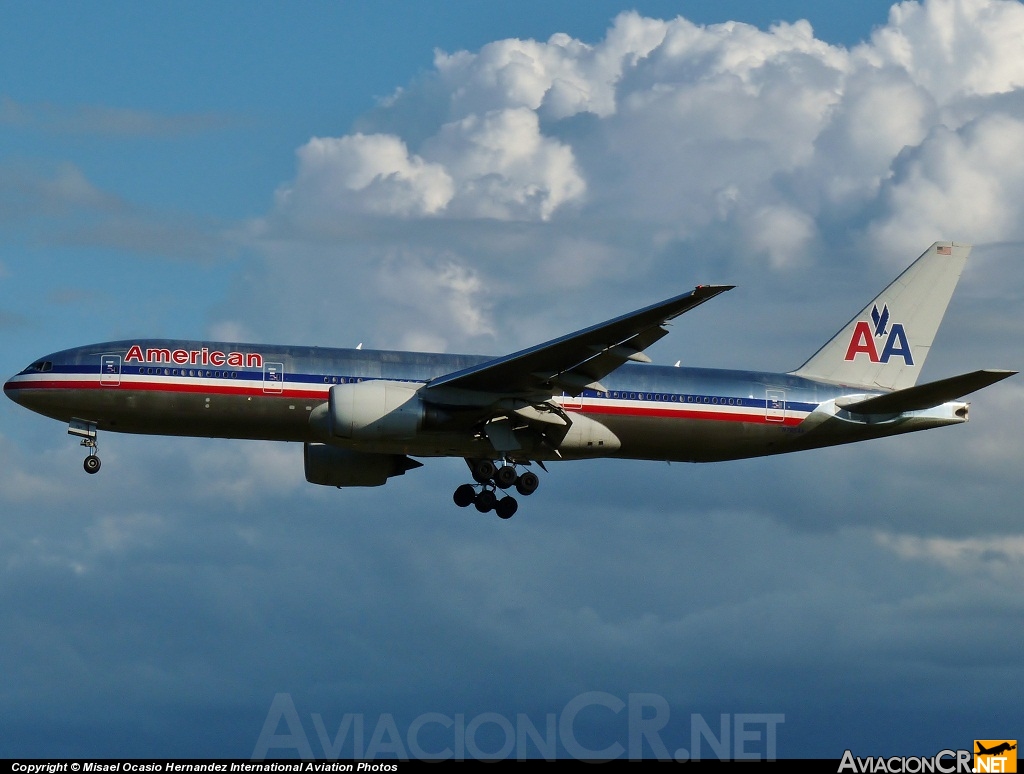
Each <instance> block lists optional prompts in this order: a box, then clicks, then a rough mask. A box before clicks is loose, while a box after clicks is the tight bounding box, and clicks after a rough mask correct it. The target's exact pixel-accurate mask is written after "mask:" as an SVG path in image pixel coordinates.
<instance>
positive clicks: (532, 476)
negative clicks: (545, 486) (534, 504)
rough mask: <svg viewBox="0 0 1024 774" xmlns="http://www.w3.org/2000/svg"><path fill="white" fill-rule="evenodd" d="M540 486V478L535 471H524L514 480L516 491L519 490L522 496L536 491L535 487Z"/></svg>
mask: <svg viewBox="0 0 1024 774" xmlns="http://www.w3.org/2000/svg"><path fill="white" fill-rule="evenodd" d="M539 486H540V479H539V478H537V474H536V473H531V472H530V471H526V472H525V473H523V475H521V476H520V477H519V480H518V481H516V491H517V492H519V494H521V495H522V496H523V497H528V496H529V495H532V494H533V493H534V492H536V491H537V487H539Z"/></svg>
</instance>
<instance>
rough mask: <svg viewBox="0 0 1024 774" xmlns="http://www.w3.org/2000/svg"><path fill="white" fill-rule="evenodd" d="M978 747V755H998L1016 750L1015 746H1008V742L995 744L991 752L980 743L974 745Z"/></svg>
mask: <svg viewBox="0 0 1024 774" xmlns="http://www.w3.org/2000/svg"><path fill="white" fill-rule="evenodd" d="M976 744H977V745H978V751H977V754H978V755H999V754H1000V753H1004V752H1009V751H1010V750H1016V749H1017V745H1016V744H1010V743H1009V742H1002V743H1000V744H997V745H996V746H995V747H993V748H992V749H991V750H990V749H988V748H986V747H985V745H983V744H982V743H981V742H977V743H976Z"/></svg>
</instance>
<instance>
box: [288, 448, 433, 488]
mask: <svg viewBox="0 0 1024 774" xmlns="http://www.w3.org/2000/svg"><path fill="white" fill-rule="evenodd" d="M302 461H303V465H304V467H305V469H306V480H307V481H308V482H309V483H311V484H322V485H323V486H380V485H381V484H384V483H387V480H388V479H389V478H391V477H392V476H401V475H403V474H404V473H405V472H406V471H407V470H412V469H413V468H418V467H420V466H422V464H423V463H422V462H417V461H416V460H414V459H411V458H410V457H406V456H405V455H404V454H367V453H365V452H357V451H351V450H350V449H339V448H338V447H337V446H328V445H326V444H322V443H307V444H305V445H304V446H303V449H302Z"/></svg>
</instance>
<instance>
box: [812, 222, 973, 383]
mask: <svg viewBox="0 0 1024 774" xmlns="http://www.w3.org/2000/svg"><path fill="white" fill-rule="evenodd" d="M970 252H971V247H970V245H958V244H954V243H952V242H936V243H935V244H933V245H932V246H931V247H929V248H928V250H927V251H925V253H924V255H922V256H921V257H920V258H918V259H917V260H916V261H914V262H913V263H912V264H910V266H909V267H908V268H907V269H906V271H904V272H903V273H902V274H901V275H900V276H899V277H897V278H896V279H895V280H894V281H893V283H892V284H891V285H889V287H887V288H886V289H885V290H883V291H882V292H881V293H880V294H879V295H878V297H877V298H876V299H875V300H874V301H872V302H871V303H870V304H868V305H867V306H866V307H864V310H863V311H862V312H861V313H860V314H859V315H857V316H856V317H854V318H853V319H852V320H850V322H849V323H847V325H846V326H845V327H843V329H842V330H841V331H839V333H837V334H836V335H835V336H834V337H833V338H832V339H831V340H830V341H829V342H828V343H827V344H826V345H825V346H823V347H822V348H821V349H819V350H818V351H817V352H815V353H814V355H813V356H812V357H811V359H810V360H808V361H807V362H806V363H804V364H803V365H802V366H800V368H798V369H797V370H796V371H794V372H793V374H794V375H795V376H803V377H806V378H808V379H817V380H819V381H826V382H834V383H837V384H848V385H853V386H858V387H867V388H870V389H883V390H902V389H906V388H907V387H913V386H914V384H915V383H916V382H917V377H918V375H919V374H920V373H921V366H923V365H924V361H925V358H926V357H928V351H929V350H930V349H931V346H932V340H933V339H934V338H935V332H936V331H937V330H938V329H939V323H940V322H942V316H943V315H944V314H945V312H946V307H947V306H948V305H949V299H950V298H951V297H952V295H953V290H954V288H956V283H957V281H958V280H959V279H960V272H962V271H963V268H964V263H965V262H966V261H967V256H968V255H969V254H970Z"/></svg>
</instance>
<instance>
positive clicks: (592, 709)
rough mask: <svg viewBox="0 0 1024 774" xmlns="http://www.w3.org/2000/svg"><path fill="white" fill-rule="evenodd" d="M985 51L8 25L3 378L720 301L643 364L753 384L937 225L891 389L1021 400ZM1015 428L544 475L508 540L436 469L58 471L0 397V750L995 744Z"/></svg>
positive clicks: (1018, 602)
mask: <svg viewBox="0 0 1024 774" xmlns="http://www.w3.org/2000/svg"><path fill="white" fill-rule="evenodd" d="M1022 38H1024V5H1022V4H1021V3H1019V2H1010V1H1009V0H925V1H924V2H903V3H899V4H896V5H893V6H892V7H891V8H890V7H889V4H888V3H884V2H875V1H874V0H872V1H870V2H860V3H846V2H837V1H833V0H824V1H823V0H817V1H816V2H809V1H807V0H790V1H788V2H775V3H762V2H754V1H753V0H750V1H744V0H732V1H731V2H659V1H655V0H652V1H650V2H635V3H625V2H614V1H612V0H593V1H589V2H554V3H552V2H536V1H534V0H519V1H518V2H516V3H478V2H468V1H467V0H462V1H456V2H446V3H432V2H415V1H414V2H392V1H389V0H385V1H383V2H372V3H371V2H352V3H338V2H334V3H326V2H305V3H300V4H293V3H259V4H252V3H241V2H223V3H215V4H207V3H198V2H174V3H169V2H153V3H146V4H138V3H127V2H125V3H118V2H97V3H91V4H88V5H82V4H78V3H61V2H41V3H29V2H4V3H2V4H0V341H2V342H3V347H2V350H0V362H2V368H0V370H3V373H4V374H5V376H9V375H12V374H14V373H16V372H18V371H20V370H21V369H22V368H24V367H25V366H26V365H27V364H28V363H30V362H32V361H33V360H35V359H37V358H38V357H40V356H41V355H43V354H45V353H48V352H53V351H56V350H61V349H65V348H68V347H72V346H77V345H82V344H87V343H91V342H97V341H105V340H113V339H121V338H128V337H166V338H188V339H201V338H210V339H217V340H232V341H250V342H272V343H295V344H318V345H323V346H340V347H347V346H356V345H357V344H358V343H360V342H362V343H364V344H365V346H367V347H372V348H394V349H410V350H426V351H444V352H472V353H480V354H494V355H500V354H505V353H508V352H511V351H514V350H516V349H519V348H522V347H526V346H530V345H533V344H536V343H539V342H541V341H544V340H547V339H549V338H553V337H555V336H558V335H562V334H564V333H567V332H569V331H572V330H576V329H579V328H582V327H585V326H586V325H590V324H592V323H596V322H599V321H601V320H604V319H607V318H610V317H613V316H616V315H619V314H622V313H624V312H627V311H630V310H632V309H634V308H638V307H640V306H643V305H646V304H649V303H653V302H655V301H657V300H661V299H662V298H666V297H669V296H672V295H676V294H678V293H682V292H685V291H686V290H688V289H690V288H692V287H693V286H694V285H696V284H702V283H728V284H735V285H736V286H737V288H736V289H735V290H733V291H731V292H730V293H729V294H726V295H725V296H723V297H721V298H718V299H716V300H715V301H713V302H712V303H710V304H706V305H704V306H702V307H701V308H700V309H698V310H696V311H694V312H691V313H690V314H687V315H686V316H685V317H684V318H681V319H679V320H677V321H676V322H675V324H674V325H673V329H672V334H671V335H670V336H668V337H666V338H665V339H663V340H662V341H661V342H659V343H658V344H656V345H655V346H654V347H652V348H651V349H650V350H649V352H648V354H650V355H651V357H652V358H654V360H655V361H656V362H659V363H673V362H675V361H676V360H681V361H682V362H683V364H685V365H698V366H712V367H722V368H750V369H764V370H772V371H785V370H790V369H793V368H796V367H797V366H798V365H799V364H800V363H802V362H803V361H804V360H805V359H806V358H807V357H808V356H809V355H810V354H812V353H813V352H814V351H815V350H816V349H817V347H818V346H820V345H821V344H822V343H824V341H826V340H827V339H828V338H830V337H831V335H832V334H833V333H834V332H835V331H836V330H838V329H839V328H840V327H841V326H842V325H843V324H844V323H845V322H846V321H847V320H848V319H849V318H850V317H851V316H852V315H853V314H854V313H856V311H857V310H859V309H860V308H862V306H863V305H864V304H865V303H866V302H867V301H868V300H869V299H870V298H872V297H873V296H874V295H875V294H876V293H877V292H878V291H879V290H881V288H882V287H884V286H885V285H886V284H887V283H888V282H889V280H890V279H891V278H892V277H894V276H896V274H897V273H898V272H899V271H900V270H902V268H904V267H905V266H906V265H908V264H909V263H910V262H911V261H912V260H913V259H914V258H916V257H917V256H918V255H919V254H921V253H922V252H923V251H924V250H925V249H926V248H927V247H928V246H929V245H930V244H931V243H932V242H934V241H937V240H943V239H952V240H956V241H960V242H968V243H972V244H974V245H975V248H974V252H973V254H972V256H971V260H970V262H969V264H968V267H967V269H966V271H965V273H964V275H963V277H962V279H961V282H960V286H959V288H958V290H957V293H956V294H955V295H954V298H953V301H952V303H951V304H950V307H949V311H948V313H947V316H946V319H945V321H944V323H943V326H942V328H941V329H940V331H939V334H938V336H937V338H936V341H935V346H934V347H933V349H932V352H931V356H930V358H929V360H928V363H927V365H926V366H925V369H924V371H925V373H924V375H923V378H924V379H926V380H933V379H939V378H943V377H946V376H951V375H954V374H957V373H962V372H966V371H970V370H974V369H977V368H985V367H991V368H1008V369H1014V370H1017V369H1020V368H1021V366H1022V364H1024V363H1022V361H1024V345H1022V344H1021V342H1022V341H1024V265H1022V261H1021V258H1020V254H1021V247H1022V244H1024V196H1022V194H1024V58H1022V57H1021V56H1020V40H1021V39H1022ZM1022 399H1024V383H1022V381H1021V379H1020V378H1019V377H1015V378H1011V379H1009V380H1006V381H1005V382H1002V383H1000V384H998V385H995V386H993V387H991V388H989V389H986V390H985V391H983V392H981V393H979V394H978V395H976V396H975V397H974V398H973V405H972V411H971V421H970V423H969V424H967V425H963V426H958V427H953V428H948V429H942V430H933V431H931V432H929V433H928V434H927V435H921V434H911V435H908V436H904V437H899V438H892V439H885V440H880V441H874V442H870V443H865V444H859V445H854V446H849V447H840V448H834V449H827V450H821V451H815V452H807V453H801V454H796V455H789V456H782V457H778V458H771V459H755V460H747V461H739V462H729V463H716V464H708V465H684V464H673V465H666V464H664V463H652V462H635V461H590V462H577V463H572V464H569V463H565V464H557V465H556V464H553V465H550V466H549V467H550V472H549V473H547V474H545V475H543V476H542V481H541V487H540V489H539V491H538V492H537V493H536V494H535V495H533V496H532V497H531V498H529V499H526V498H523V499H522V502H521V503H520V509H519V512H518V513H517V514H516V516H515V518H513V519H512V520H510V521H508V522H501V521H500V520H498V519H497V518H494V517H493V514H490V515H488V516H481V515H480V514H478V513H476V511H475V510H473V509H468V510H460V509H457V508H456V507H454V505H453V504H452V502H451V493H452V491H453V490H454V488H455V487H456V486H457V485H458V484H460V483H463V482H464V480H465V479H466V470H465V465H464V463H463V462H462V461H461V460H431V461H428V462H427V464H426V465H425V466H424V467H423V468H420V469H418V470H415V471H412V472H410V473H409V474H407V475H405V476H403V477H400V478H397V479H395V480H393V481H392V482H390V483H389V484H388V485H387V486H386V487H384V488H374V489H346V490H340V491H339V490H336V489H328V488H323V487H317V486H313V485H311V484H307V483H306V482H305V481H304V477H303V472H302V462H301V448H299V447H298V446H297V445H294V444H271V443H257V442H247V441H227V440H224V441H217V440H201V439H172V438H159V437H133V436H117V435H114V434H106V435H104V436H103V437H101V439H100V445H101V451H102V457H103V470H102V472H101V473H100V474H99V475H97V476H86V475H85V474H84V473H83V471H82V468H81V457H82V454H83V453H82V450H81V449H80V448H79V447H78V446H77V445H76V444H75V443H74V440H73V439H71V438H69V437H67V436H66V434H65V428H63V427H62V426H60V425H59V424H58V423H55V422H53V421H52V420H48V419H45V418H43V417H39V416H37V415H34V414H31V413H30V412H27V411H25V410H24V409H22V408H21V407H19V406H17V405H15V404H14V403H12V402H10V401H4V403H3V404H0V465H2V467H0V470H2V473H0V513H2V514H3V518H0V573H2V579H0V620H3V621H4V626H3V627H2V631H0V673H2V674H3V675H4V679H3V683H2V686H0V757H5V758H18V757H39V756H83V757H84V756H103V757H122V756H175V757H189V756H234V757H250V756H252V755H254V754H255V753H260V752H261V751H262V753H263V754H266V755H268V756H274V755H282V756H291V757H295V756H297V755H301V754H312V755H314V756H316V757H318V758H323V757H330V756H331V754H332V751H333V754H334V755H338V754H340V755H342V757H350V756H352V755H359V754H367V755H370V754H373V755H381V756H385V757H386V756H388V755H407V756H410V757H418V756H420V755H434V756H444V755H446V754H451V755H455V756H457V757H458V756H460V755H465V756H468V757H486V756H504V755H509V756H512V757H516V756H519V755H524V756H536V755H538V754H541V750H540V748H539V747H538V745H537V743H536V737H535V736H531V735H530V732H531V731H536V733H537V734H540V735H541V736H544V735H545V734H546V736H544V739H551V738H555V739H556V754H557V755H559V756H560V757H567V756H569V755H572V754H577V753H580V752H581V751H584V752H586V751H590V752H591V753H593V752H595V751H607V752H608V754H609V755H613V754H619V753H621V754H622V755H623V756H626V755H634V754H635V755H637V756H640V755H642V756H645V757H648V756H658V755H669V756H676V757H685V756H686V755H690V756H691V757H693V756H694V755H703V756H704V757H708V756H713V755H714V754H715V746H714V745H715V744H718V745H719V747H721V746H722V744H723V743H722V741H721V740H722V739H723V738H724V736H725V734H729V740H727V741H726V742H725V743H724V745H725V749H727V750H730V751H732V752H735V751H736V749H740V751H741V752H752V753H753V754H767V752H768V749H769V745H768V742H769V737H770V738H771V742H772V747H773V748H774V752H775V754H777V755H778V756H779V757H827V758H839V757H841V755H842V754H843V751H844V750H845V749H851V750H852V751H853V752H854V754H856V755H861V756H865V755H886V756H888V755H932V754H935V753H936V752H938V751H939V750H942V749H946V748H954V749H955V748H967V747H970V746H971V745H972V743H973V740H974V739H976V738H977V739H998V738H1013V739H1016V738H1018V737H1020V736H1021V729H1022V728H1024V712H1022V711H1021V704H1020V701H1019V700H1018V699H1015V698H1014V696H1015V695H1016V692H1015V691H1014V687H1015V686H1018V685H1020V684H1021V682H1022V678H1024V655H1022V652H1021V649H1020V647H1019V645H1020V637H1021V629H1020V624H1021V621H1022V620H1024V615H1022V614H1024V602H1022V600H1024V593H1022V592H1024V527H1022V523H1021V514H1020V507H1019V503H1020V502H1021V500H1022V496H1024V487H1022V483H1021V475H1020V472H1021V461H1022V460H1024V433H1022V432H1021V423H1020V412H1019V406H1020V405H1021V402H1022ZM548 724H551V725H550V726H549V725H548ZM360 729H361V736H360V733H357V731H359V730H360ZM551 729H554V730H553V731H552V730H551ZM751 729H753V730H751ZM641 732H643V733H641ZM744 734H752V735H753V736H752V737H751V739H752V741H751V740H746V741H744V739H743V737H744ZM709 735H710V737H711V738H712V740H711V741H709ZM694 740H696V742H697V745H696V746H695V745H694ZM702 740H703V741H702ZM730 740H731V741H730ZM730 744H731V745H732V746H731V747H730ZM737 745H738V746H739V747H738V748H737Z"/></svg>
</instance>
